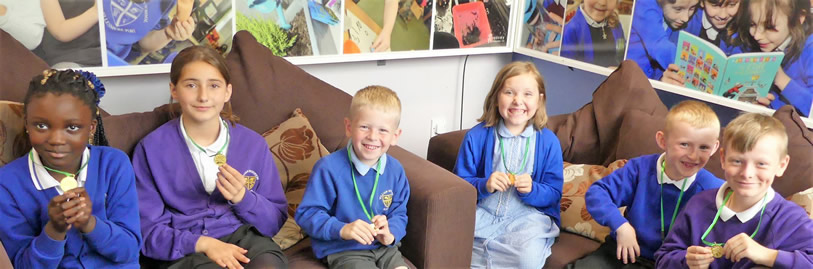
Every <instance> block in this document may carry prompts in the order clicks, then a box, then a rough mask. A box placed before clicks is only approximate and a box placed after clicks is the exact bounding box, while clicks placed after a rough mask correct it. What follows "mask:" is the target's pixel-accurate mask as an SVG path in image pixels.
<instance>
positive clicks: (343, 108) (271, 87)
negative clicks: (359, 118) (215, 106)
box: [226, 31, 351, 152]
mask: <svg viewBox="0 0 813 269" xmlns="http://www.w3.org/2000/svg"><path fill="white" fill-rule="evenodd" d="M233 44H234V46H233V47H232V51H231V52H230V53H229V55H228V56H227V57H226V63H227V65H228V67H229V70H230V72H231V83H232V87H233V93H232V97H231V103H232V107H233V111H234V113H235V114H236V115H237V116H239V117H240V118H241V119H242V121H241V123H242V124H243V125H245V126H246V127H248V128H250V129H252V130H254V131H256V132H258V133H262V132H264V131H266V130H269V129H271V128H272V127H274V126H276V125H278V124H280V123H281V122H283V121H285V120H287V119H288V118H289V116H290V114H291V111H293V110H294V109H296V108H301V110H302V112H303V113H305V114H307V115H320V117H318V118H313V119H312V121H311V125H312V126H313V129H314V130H315V131H316V132H317V133H319V134H321V139H322V144H324V145H325V147H327V149H328V150H329V151H331V152H333V151H335V150H336V149H339V148H341V147H343V146H344V145H345V144H344V143H346V141H347V140H346V138H345V135H344V124H343V118H344V117H345V115H346V114H347V111H349V109H350V99H351V97H350V95H349V94H347V93H345V92H343V91H341V90H339V89H336V88H335V87H333V86H330V84H327V83H325V82H324V81H321V80H319V79H318V78H316V77H314V76H311V75H310V74H308V73H306V72H305V71H304V70H302V69H300V68H299V67H297V66H295V65H293V64H291V63H289V62H288V61H286V60H285V59H283V58H280V57H277V56H274V55H273V54H272V53H271V51H270V50H268V48H266V47H264V46H263V45H261V44H260V43H258V42H257V40H256V39H254V36H252V35H251V34H250V33H249V32H246V31H240V32H238V33H237V34H236V35H234V41H233Z"/></svg>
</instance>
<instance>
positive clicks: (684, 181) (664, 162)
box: [660, 159, 689, 238]
mask: <svg viewBox="0 0 813 269" xmlns="http://www.w3.org/2000/svg"><path fill="white" fill-rule="evenodd" d="M664 171H666V160H665V159H664V160H663V162H662V163H661V182H660V185H661V238H666V228H665V227H664V224H663V223H664V221H663V177H664V175H663V173H664ZM687 181H689V180H688V178H684V179H683V186H681V187H680V195H678V201H677V204H675V210H672V220H671V221H670V222H669V229H670V230H671V229H672V225H673V224H675V217H676V216H677V212H678V208H680V202H681V201H682V200H683V191H685V190H686V182H687Z"/></svg>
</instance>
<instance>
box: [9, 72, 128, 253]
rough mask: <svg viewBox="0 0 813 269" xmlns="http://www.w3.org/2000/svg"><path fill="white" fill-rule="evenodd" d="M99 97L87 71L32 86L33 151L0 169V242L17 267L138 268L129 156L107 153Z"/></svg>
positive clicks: (40, 79) (28, 124)
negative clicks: (0, 221) (0, 222)
mask: <svg viewBox="0 0 813 269" xmlns="http://www.w3.org/2000/svg"><path fill="white" fill-rule="evenodd" d="M104 92H105V90H104V86H103V85H102V84H101V82H100V81H99V80H98V79H97V78H96V76H94V75H93V74H91V73H89V72H81V71H74V70H70V69H68V70H61V71H57V70H53V69H51V70H46V71H44V72H43V73H42V74H41V75H38V76H35V77H34V78H33V79H32V80H31V83H30V84H29V86H28V93H26V96H25V99H24V100H25V101H23V103H24V104H25V108H24V111H25V112H24V113H25V114H24V118H25V132H26V134H27V138H28V141H27V142H29V143H30V145H31V147H32V148H31V150H30V151H29V152H28V153H27V154H25V156H23V157H20V158H18V159H17V160H15V161H12V162H11V163H9V164H7V165H6V166H3V167H2V168H0V197H3V198H2V199H3V202H2V203H0V220H2V222H3V225H0V240H1V241H2V242H3V245H4V247H5V249H6V252H7V253H8V257H9V258H11V263H12V264H13V265H14V267H16V268H139V264H138V251H139V248H140V246H141V229H140V227H139V221H138V196H137V195H136V189H135V176H134V175H133V168H132V166H131V165H130V159H129V158H128V157H127V155H126V154H124V152H121V151H120V150H118V149H114V148H110V147H106V145H107V139H106V138H105V134H104V128H103V127H102V121H101V116H100V114H99V113H98V107H97V106H98V103H99V99H100V98H101V97H102V96H103V95H104ZM91 142H92V143H91Z"/></svg>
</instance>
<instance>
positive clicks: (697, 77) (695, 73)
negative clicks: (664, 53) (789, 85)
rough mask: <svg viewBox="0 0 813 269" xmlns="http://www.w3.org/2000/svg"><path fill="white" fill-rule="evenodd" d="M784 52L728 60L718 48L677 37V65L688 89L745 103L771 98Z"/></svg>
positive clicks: (692, 38) (685, 35)
mask: <svg viewBox="0 0 813 269" xmlns="http://www.w3.org/2000/svg"><path fill="white" fill-rule="evenodd" d="M783 57H785V54H784V53H782V52H752V53H740V54H734V55H731V56H726V55H725V53H724V52H723V51H722V50H721V49H720V48H719V47H717V46H715V45H714V44H712V43H709V42H708V41H706V40H703V39H702V38H700V37H697V36H695V35H692V34H690V33H688V32H685V31H681V32H680V35H679V37H678V43H677V52H676V53H675V64H677V65H678V66H679V67H680V71H678V75H680V76H681V77H683V78H684V79H685V80H686V83H685V84H684V86H685V87H687V88H691V89H695V90H699V91H702V92H706V93H710V94H715V95H720V96H723V97H725V98H729V99H734V100H739V101H743V102H754V101H756V99H757V98H759V97H764V96H765V95H767V94H768V91H769V90H770V89H771V85H772V84H773V79H774V77H775V76H776V72H777V71H778V70H779V68H780V66H781V64H782V58H783Z"/></svg>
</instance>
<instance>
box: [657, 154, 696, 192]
mask: <svg viewBox="0 0 813 269" xmlns="http://www.w3.org/2000/svg"><path fill="white" fill-rule="evenodd" d="M664 158H666V153H661V156H660V157H658V165H657V168H656V169H657V170H656V172H657V178H658V183H659V184H672V185H675V187H677V188H678V189H680V187H683V181H684V180H688V182H686V188H687V189H688V188H689V187H690V186H692V183H694V180H695V178H697V173H695V174H694V175H692V176H690V177H687V178H684V179H681V180H673V179H671V178H669V176H668V175H666V172H664V173H661V171H663V168H662V166H661V164H663V162H665V160H664ZM661 175H663V178H661Z"/></svg>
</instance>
